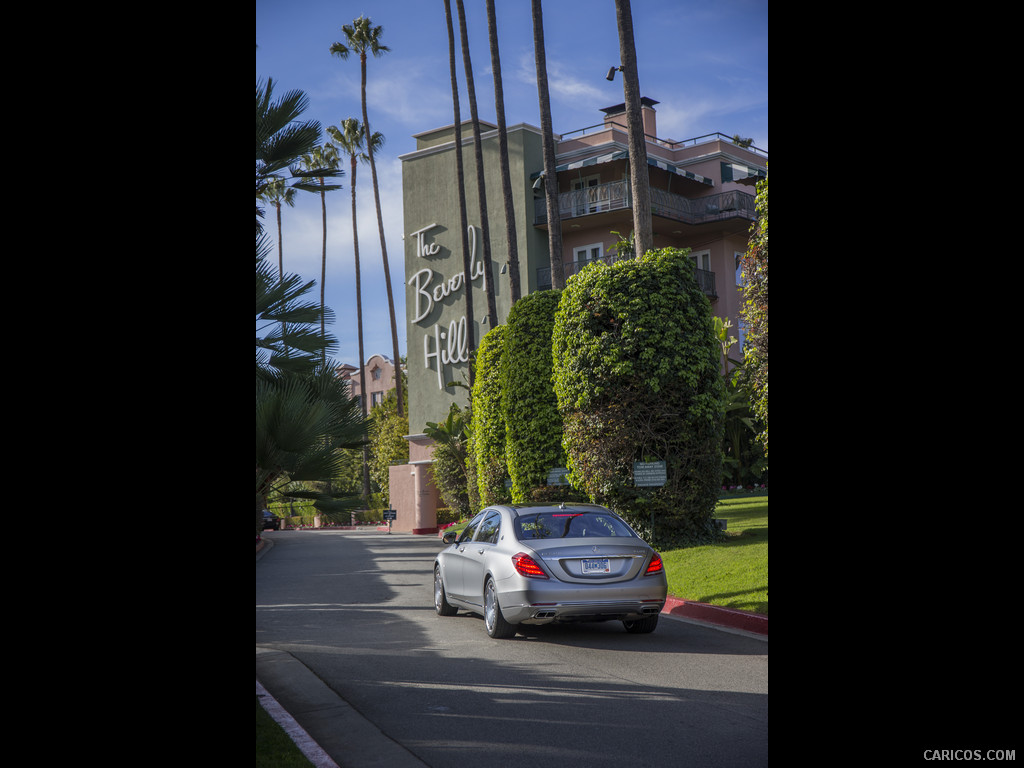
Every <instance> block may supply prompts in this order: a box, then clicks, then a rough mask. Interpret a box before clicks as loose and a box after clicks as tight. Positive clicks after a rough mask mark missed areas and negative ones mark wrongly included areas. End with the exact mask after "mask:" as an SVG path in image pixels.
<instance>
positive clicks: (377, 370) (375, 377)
mask: <svg viewBox="0 0 1024 768" xmlns="http://www.w3.org/2000/svg"><path fill="white" fill-rule="evenodd" d="M370 376H372V377H373V380H374V381H380V368H374V369H373V370H372V371H370Z"/></svg>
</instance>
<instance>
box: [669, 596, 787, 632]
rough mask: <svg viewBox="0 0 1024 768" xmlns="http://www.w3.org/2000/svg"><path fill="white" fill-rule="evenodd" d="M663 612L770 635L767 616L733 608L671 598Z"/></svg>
mask: <svg viewBox="0 0 1024 768" xmlns="http://www.w3.org/2000/svg"><path fill="white" fill-rule="evenodd" d="M661 612H662V613H667V614H669V615H670V616H684V617H686V618H688V619H698V620H700V621H707V622H709V623H711V624H719V625H722V626H726V627H732V628H733V629H743V630H746V631H747V632H756V633H758V634H760V635H767V634H768V617H767V616H761V615H760V614H757V613H748V612H746V611H737V610H735V609H733V608H722V607H720V606H717V605H708V604H707V603H698V602H694V601H693V600H680V599H679V598H678V597H669V598H668V599H667V600H666V601H665V607H664V608H663V609H662V611H661Z"/></svg>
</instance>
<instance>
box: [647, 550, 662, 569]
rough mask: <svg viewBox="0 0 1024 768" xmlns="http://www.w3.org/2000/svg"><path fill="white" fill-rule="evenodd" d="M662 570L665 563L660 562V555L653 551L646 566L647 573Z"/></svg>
mask: <svg viewBox="0 0 1024 768" xmlns="http://www.w3.org/2000/svg"><path fill="white" fill-rule="evenodd" d="M664 570H665V564H664V563H663V562H661V555H659V554H658V553H657V552H655V553H654V557H652V558H651V562H650V564H649V565H648V566H647V573H661V572H662V571H664Z"/></svg>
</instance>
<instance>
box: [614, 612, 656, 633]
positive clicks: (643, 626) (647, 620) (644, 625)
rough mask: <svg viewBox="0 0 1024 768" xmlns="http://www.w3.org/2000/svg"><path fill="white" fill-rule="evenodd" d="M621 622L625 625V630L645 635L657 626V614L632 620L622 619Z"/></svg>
mask: <svg viewBox="0 0 1024 768" xmlns="http://www.w3.org/2000/svg"><path fill="white" fill-rule="evenodd" d="M622 624H623V626H625V627H626V631H627V632H631V633H632V634H634V635H646V634H649V633H651V632H653V631H654V628H655V627H657V626H658V614H657V613H656V614H654V615H653V616H644V618H642V619H635V620H633V621H624V622H622Z"/></svg>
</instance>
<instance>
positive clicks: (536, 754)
mask: <svg viewBox="0 0 1024 768" xmlns="http://www.w3.org/2000/svg"><path fill="white" fill-rule="evenodd" d="M266 538H268V539H269V540H270V542H271V544H272V546H271V547H270V549H269V550H268V551H265V553H264V554H263V556H261V557H260V558H259V560H258V561H257V565H256V648H257V679H258V681H259V682H260V683H262V684H263V685H264V686H265V687H266V690H267V691H268V692H269V693H270V694H271V695H272V696H273V697H274V698H275V699H277V700H278V701H280V702H281V704H282V705H283V706H284V707H285V708H286V709H287V710H288V712H289V713H290V714H291V715H292V716H293V717H294V718H295V719H296V720H297V721H298V722H299V724H300V725H301V726H302V727H303V728H304V729H305V730H306V731H307V732H308V733H309V734H310V735H311V736H312V737H313V738H314V739H315V740H316V742H317V743H318V744H319V745H320V746H321V747H323V749H324V750H325V751H326V752H327V753H328V754H329V755H330V756H331V757H332V758H333V759H334V761H335V762H337V763H338V765H340V766H344V767H346V768H347V767H348V766H352V768H369V766H375V765H381V766H388V767H389V768H396V767H397V766H399V765H426V766H430V767H431V768H449V767H452V768H466V766H467V765H469V764H472V765H474V766H476V767H478V768H491V767H492V766H511V765H514V764H522V765H529V766H531V768H547V767H548V766H551V767H552V768H566V766H573V767H574V768H575V767H576V766H587V767H588V768H591V767H593V766H616V768H620V767H621V766H622V765H633V766H658V768H665V766H699V767H700V768H716V767H722V768H725V767H728V766H737V767H742V768H754V767H755V766H761V765H767V764H768V639H767V637H760V636H754V635H748V634H745V633H736V632H730V631H726V630H722V629H719V628H714V627H710V626H707V625H703V624H699V623H695V622H690V621H686V620H681V619H675V618H671V617H666V616H664V615H663V617H662V620H661V622H660V623H659V626H658V628H657V630H656V631H655V632H654V633H653V634H651V635H630V634H627V633H626V632H625V631H624V629H623V628H622V624H621V623H619V622H609V623H606V624H591V625H577V626H545V627H534V628H530V629H528V630H527V632H526V634H519V635H517V636H516V637H515V638H513V639H510V640H492V639H490V638H489V637H487V635H486V634H485V632H484V628H483V620H482V619H480V618H479V617H476V616H473V615H471V614H464V613H460V614H459V615H458V616H455V617H450V618H443V617H440V616H437V615H436V614H435V612H434V607H433V595H432V564H433V556H434V554H436V553H437V552H438V551H439V550H440V549H441V546H442V545H441V543H440V541H439V540H438V539H437V538H434V537H427V536H411V535H404V534H386V533H381V532H375V531H372V532H342V531H329V530H328V531H324V530H321V531H275V532H270V533H269V534H268V535H267V537H266Z"/></svg>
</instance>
